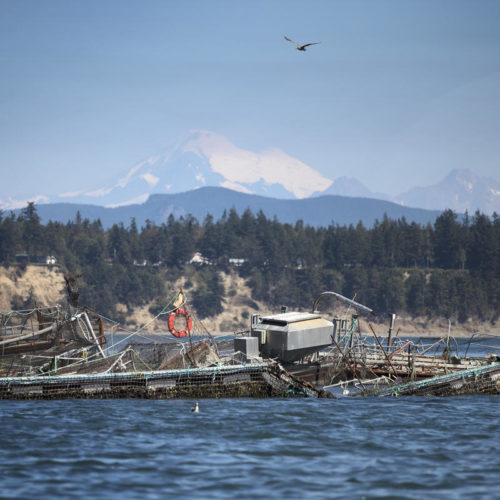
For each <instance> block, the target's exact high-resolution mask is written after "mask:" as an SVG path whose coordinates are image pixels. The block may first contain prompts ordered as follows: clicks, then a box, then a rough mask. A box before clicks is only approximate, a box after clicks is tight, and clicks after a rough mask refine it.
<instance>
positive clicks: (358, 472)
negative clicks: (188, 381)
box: [0, 396, 500, 499]
mask: <svg viewBox="0 0 500 500" xmlns="http://www.w3.org/2000/svg"><path fill="white" fill-rule="evenodd" d="M499 404H500V399H499V398H498V397H490V396H466V397H455V398H417V397H413V398H412V397H406V398H384V399H374V398H369V399H350V398H343V399H339V400H309V399H300V400H299V399H294V400H285V399H275V400H250V399H240V400H201V401H200V413H199V414H194V413H192V412H191V411H190V409H191V407H192V405H193V401H190V400H174V401H150V400H132V399H130V400H112V399H110V400H64V401H0V418H1V422H2V432H1V433H0V450H1V455H0V457H1V462H0V464H1V465H0V471H1V476H0V481H1V483H0V484H1V495H0V496H1V497H2V498H26V499H33V498H83V497H88V498H102V499H105V498H106V499H109V498H120V499H129V498H130V499H132V498H134V499H135V498H141V499H142V498H144V499H156V498H200V499H201V498H214V499H215V498H217V499H218V498H231V499H232V498H269V497H272V498H297V499H298V498H451V497H452V498H499V497H500V493H499V492H500V458H499V457H500V454H499V452H498V446H499V444H500V424H499V423H498V410H499Z"/></svg>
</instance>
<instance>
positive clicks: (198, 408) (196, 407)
mask: <svg viewBox="0 0 500 500" xmlns="http://www.w3.org/2000/svg"><path fill="white" fill-rule="evenodd" d="M191 411H192V412H193V413H200V407H199V406H198V401H196V404H195V405H194V406H193V407H192V408H191Z"/></svg>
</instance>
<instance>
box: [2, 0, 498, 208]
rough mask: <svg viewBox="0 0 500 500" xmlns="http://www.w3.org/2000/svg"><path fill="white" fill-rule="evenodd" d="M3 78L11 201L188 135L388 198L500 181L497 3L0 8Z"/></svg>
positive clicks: (93, 183) (6, 184)
mask: <svg viewBox="0 0 500 500" xmlns="http://www.w3.org/2000/svg"><path fill="white" fill-rule="evenodd" d="M285 35H286V36H288V37H289V38H292V39H294V40H297V41H299V42H301V43H306V42H321V43H320V44H319V45H314V46H312V47H310V48H309V49H308V50H307V51H306V52H299V51H297V50H295V49H294V46H293V45H292V44H291V43H289V42H287V41H285V40H284V38H283V37H284V36H285ZM0 68H1V74H0V172H1V174H2V182H1V183H0V199H5V198H7V197H9V196H12V197H17V198H19V199H20V198H22V197H23V196H24V197H33V195H34V194H56V193H60V192H64V191H71V190H76V189H78V188H80V187H83V188H92V189H97V188H99V186H101V185H104V184H106V182H108V181H109V180H110V179H112V178H115V177H116V176H117V175H120V174H122V173H123V172H127V171H128V170H130V168H131V167H133V166H134V165H135V164H137V163H138V162H140V161H142V160H144V159H146V158H148V157H151V156H152V155H154V154H155V153H156V152H157V151H159V150H161V149H162V148H163V147H165V145H167V144H169V143H171V142H172V141H175V140H176V138H178V137H179V136H182V135H183V134H185V133H186V132H187V131H189V130H191V129H203V130H211V131H214V132H216V133H217V134H220V135H222V136H225V137H227V138H228V139H229V140H230V141H231V142H232V143H234V144H235V145H236V146H238V147H240V148H243V149H248V150H251V151H256V152H259V151H265V150H267V149H271V148H279V149H281V150H283V151H284V152H286V153H287V154H288V155H291V156H293V157H295V158H297V159H298V160H300V161H301V162H304V163H305V164H307V165H309V166H310V167H312V168H314V169H315V170H317V171H318V172H320V173H321V174H322V175H324V176H326V177H328V178H330V179H332V180H334V179H335V178H337V177H342V176H349V177H355V178H357V179H359V180H360V181H362V182H363V183H364V184H365V185H366V186H368V187H369V188H370V189H371V190H372V191H379V192H385V193H389V194H398V193H400V192H403V191H406V190H408V189H409V188H411V187H413V186H425V185H430V184H433V183H435V182H438V181H439V180H441V179H442V178H443V177H444V176H445V175H446V174H447V173H448V172H449V171H450V170H451V169H454V168H469V169H471V170H473V171H474V172H475V173H477V174H479V175H482V176H486V177H491V178H494V179H500V170H499V167H500V165H499V159H500V140H499V139H500V137H499V132H500V113H499V111H500V2H499V1H496V0H492V1H488V0H480V1H478V0H469V1H463V0H428V1H427V0H377V1H374V0H325V1H320V0H309V1H303V0H301V1H294V0H283V1H273V0H253V1H246V2H245V1H233V0H210V1H205V0H200V1H195V0H183V1H182V2H180V1H178V0H172V1H169V0H161V1H155V0H148V1H142V0H137V1H135V0H134V1H132V0H99V1H97V0H85V1H74V0H61V1H55V0H44V1H39V0H33V1H30V0H0Z"/></svg>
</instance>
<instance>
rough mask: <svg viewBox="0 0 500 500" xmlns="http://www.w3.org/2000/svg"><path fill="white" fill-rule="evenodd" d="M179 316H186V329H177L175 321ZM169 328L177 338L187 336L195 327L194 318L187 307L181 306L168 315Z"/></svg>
mask: <svg viewBox="0 0 500 500" xmlns="http://www.w3.org/2000/svg"><path fill="white" fill-rule="evenodd" d="M177 316H184V318H186V328H184V330H180V331H179V330H176V329H175V325H174V322H175V318H176V317H177ZM168 329H169V330H170V333H171V334H172V335H173V336H174V337H177V338H182V337H185V336H186V335H187V334H188V333H189V332H190V331H191V330H192V329H193V320H192V318H191V316H189V313H188V312H187V310H186V309H183V308H182V307H179V309H176V310H175V311H173V312H171V313H170V316H169V317H168Z"/></svg>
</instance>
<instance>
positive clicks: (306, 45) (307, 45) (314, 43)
mask: <svg viewBox="0 0 500 500" xmlns="http://www.w3.org/2000/svg"><path fill="white" fill-rule="evenodd" d="M318 43H321V42H311V43H306V44H305V45H302V48H303V49H305V48H306V47H309V45H318Z"/></svg>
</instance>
